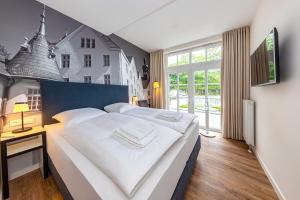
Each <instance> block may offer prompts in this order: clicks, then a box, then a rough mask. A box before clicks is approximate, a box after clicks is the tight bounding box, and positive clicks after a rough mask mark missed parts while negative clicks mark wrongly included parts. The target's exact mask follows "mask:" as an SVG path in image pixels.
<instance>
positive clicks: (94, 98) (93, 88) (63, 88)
mask: <svg viewBox="0 0 300 200" xmlns="http://www.w3.org/2000/svg"><path fill="white" fill-rule="evenodd" d="M128 100H129V97H128V86H119V85H102V84H86V83H70V82H57V81H46V80H42V81H41V106H42V113H43V114H42V121H43V125H48V124H53V123H55V121H54V120H53V119H52V116H53V115H55V114H57V113H59V112H63V111H66V110H70V109H76V108H85V107H92V108H99V109H101V110H103V109H104V107H105V106H106V105H109V104H112V103H117V102H128ZM200 148H201V140H200V136H199V137H198V139H197V142H196V144H195V146H194V148H193V151H192V153H191V154H190V156H189V159H188V160H187V162H186V165H185V168H184V170H183V172H182V174H181V176H180V179H179V181H178V183H177V186H176V189H175V191H174V193H173V195H172V198H171V200H181V199H183V198H184V193H185V189H186V187H187V185H188V183H189V179H190V177H191V175H192V172H193V169H194V166H195V164H196V161H197V157H198V154H199V151H200ZM48 158H49V161H48V167H49V170H50V173H51V174H52V176H53V178H54V180H55V182H56V183H57V185H58V188H59V189H60V191H61V193H62V196H63V197H64V199H66V200H72V199H73V197H72V195H71V194H70V192H69V190H68V188H67V187H66V185H65V183H64V181H63V179H62V178H61V176H60V175H59V173H58V171H57V170H56V168H55V166H54V164H53V162H52V160H51V158H50V156H48Z"/></svg>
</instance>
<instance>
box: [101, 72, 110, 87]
mask: <svg viewBox="0 0 300 200" xmlns="http://www.w3.org/2000/svg"><path fill="white" fill-rule="evenodd" d="M103 79H104V84H105V85H110V84H111V77H110V74H104V75H103Z"/></svg>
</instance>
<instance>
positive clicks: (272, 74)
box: [269, 61, 275, 81]
mask: <svg viewBox="0 0 300 200" xmlns="http://www.w3.org/2000/svg"><path fill="white" fill-rule="evenodd" d="M274 80H275V64H274V63H273V61H269V81H274Z"/></svg>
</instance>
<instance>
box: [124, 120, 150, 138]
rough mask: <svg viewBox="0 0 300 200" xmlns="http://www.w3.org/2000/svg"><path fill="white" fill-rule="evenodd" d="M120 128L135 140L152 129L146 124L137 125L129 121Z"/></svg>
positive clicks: (143, 136) (144, 135)
mask: <svg viewBox="0 0 300 200" xmlns="http://www.w3.org/2000/svg"><path fill="white" fill-rule="evenodd" d="M137 123H138V122H137ZM120 130H121V131H122V132H124V133H125V134H126V135H128V136H129V137H131V138H133V139H135V140H141V139H143V138H145V137H146V136H147V135H149V134H150V133H151V132H152V131H153V128H152V127H151V126H147V125H146V126H145V125H143V126H138V125H137V124H132V123H130V124H126V125H125V126H122V127H121V128H120Z"/></svg>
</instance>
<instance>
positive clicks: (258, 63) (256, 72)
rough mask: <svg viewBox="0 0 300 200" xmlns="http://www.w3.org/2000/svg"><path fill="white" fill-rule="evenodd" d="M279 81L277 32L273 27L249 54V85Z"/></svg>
mask: <svg viewBox="0 0 300 200" xmlns="http://www.w3.org/2000/svg"><path fill="white" fill-rule="evenodd" d="M279 81H280V80H279V50H278V33H277V30H276V28H274V29H273V30H272V31H271V32H270V33H269V35H268V36H267V37H266V38H265V40H264V41H263V42H262V43H261V44H260V45H259V47H258V48H257V49H256V50H255V51H254V53H253V54H252V55H251V86H262V85H269V84H275V83H279Z"/></svg>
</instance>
